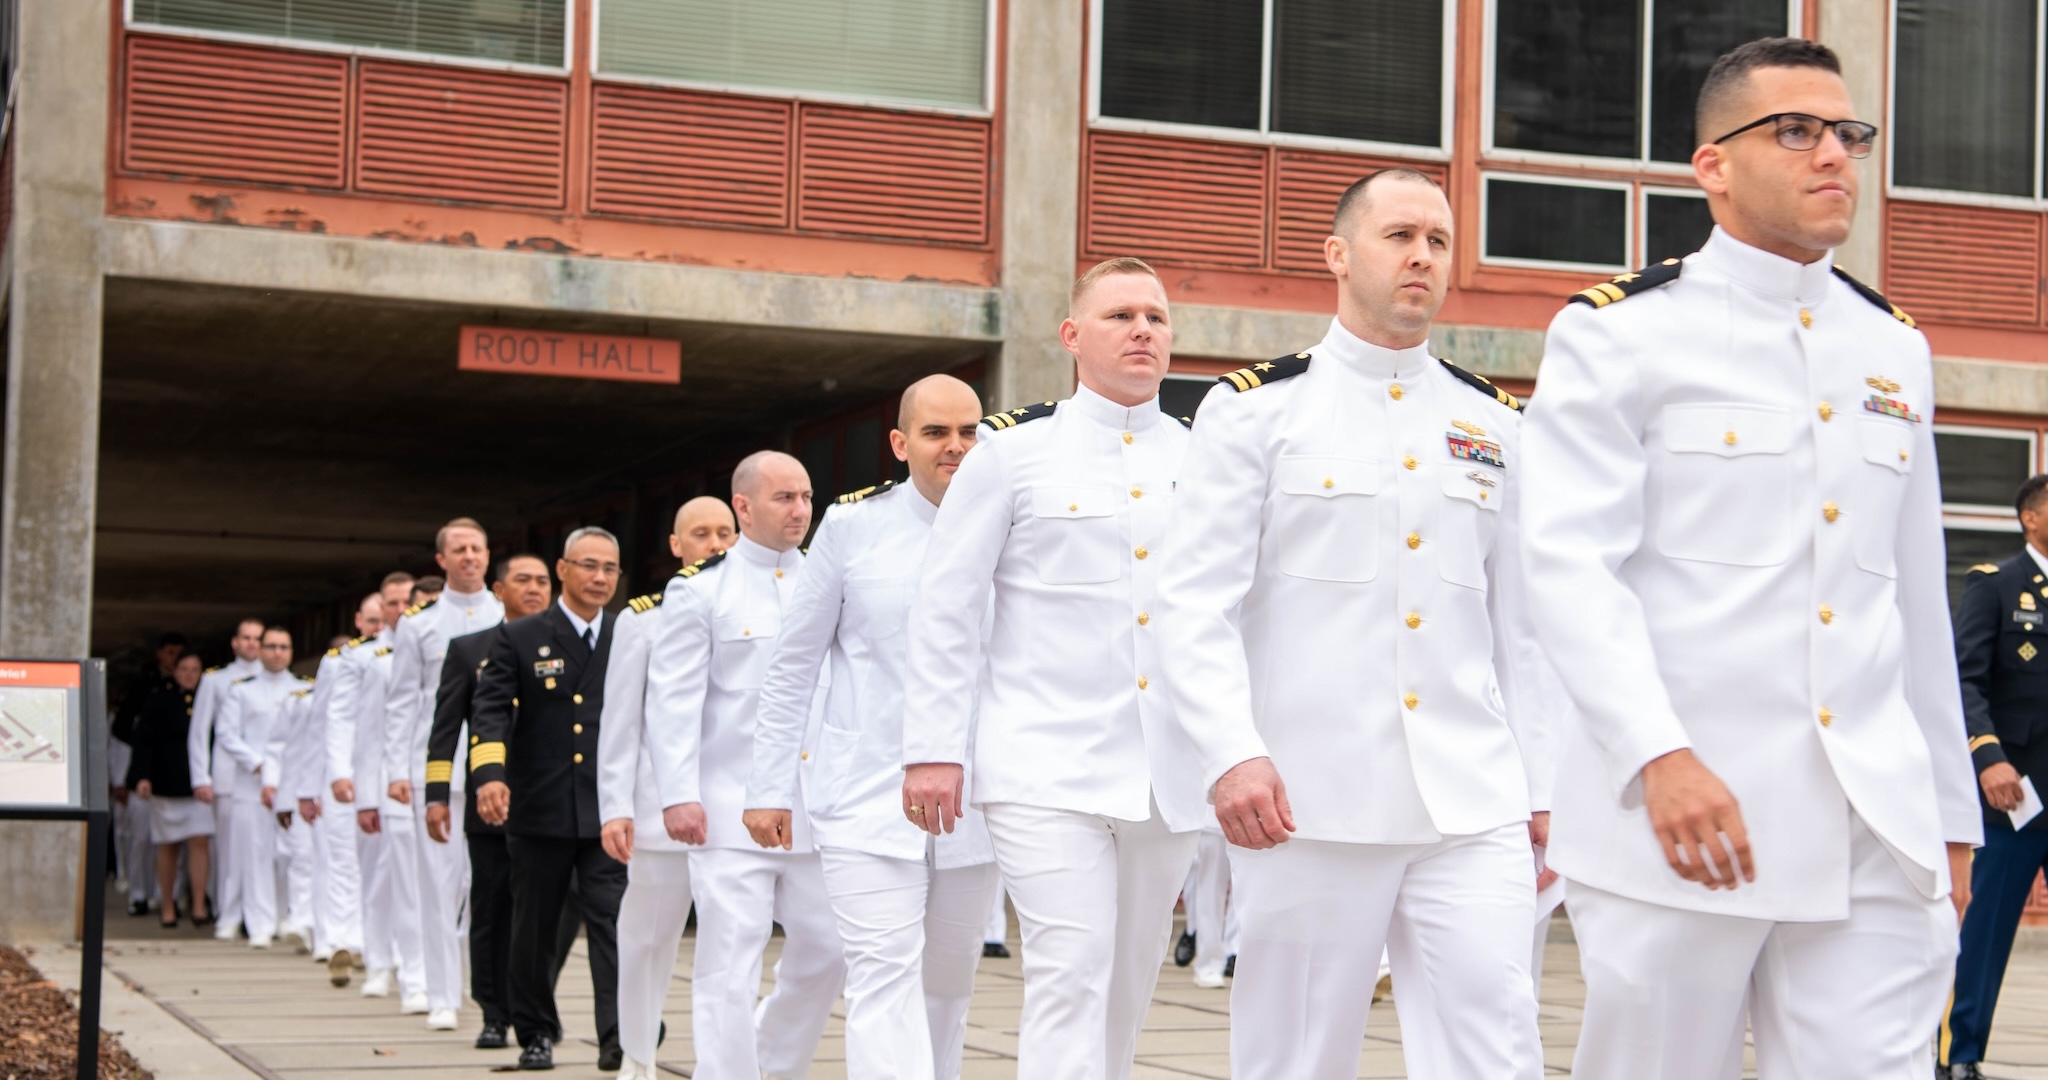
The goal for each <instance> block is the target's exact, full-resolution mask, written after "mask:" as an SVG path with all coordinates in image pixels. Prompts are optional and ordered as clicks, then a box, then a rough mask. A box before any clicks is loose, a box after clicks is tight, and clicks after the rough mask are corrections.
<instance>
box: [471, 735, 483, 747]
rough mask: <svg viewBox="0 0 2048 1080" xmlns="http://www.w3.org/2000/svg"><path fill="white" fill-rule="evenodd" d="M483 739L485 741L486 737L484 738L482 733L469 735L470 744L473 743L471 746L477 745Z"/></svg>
mask: <svg viewBox="0 0 2048 1080" xmlns="http://www.w3.org/2000/svg"><path fill="white" fill-rule="evenodd" d="M482 741H484V738H483V736H481V735H471V736H470V737H469V745H471V746H475V745H476V744H478V743H480V742H482Z"/></svg>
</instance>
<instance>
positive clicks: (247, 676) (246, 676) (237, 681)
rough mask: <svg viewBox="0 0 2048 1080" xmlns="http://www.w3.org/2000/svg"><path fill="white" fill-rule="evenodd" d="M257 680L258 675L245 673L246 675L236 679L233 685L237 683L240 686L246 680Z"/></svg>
mask: <svg viewBox="0 0 2048 1080" xmlns="http://www.w3.org/2000/svg"><path fill="white" fill-rule="evenodd" d="M255 681H256V676H254V675H244V676H242V677H241V678H239V679H236V680H235V681H234V683H233V685H235V686H240V685H242V684H243V683H245V682H255Z"/></svg>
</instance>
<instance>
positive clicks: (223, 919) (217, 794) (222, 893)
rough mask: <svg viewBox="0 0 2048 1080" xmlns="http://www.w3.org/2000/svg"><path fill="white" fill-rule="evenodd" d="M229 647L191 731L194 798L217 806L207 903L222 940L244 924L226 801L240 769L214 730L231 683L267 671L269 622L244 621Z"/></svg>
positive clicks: (212, 673)
mask: <svg viewBox="0 0 2048 1080" xmlns="http://www.w3.org/2000/svg"><path fill="white" fill-rule="evenodd" d="M228 647H229V648H230V649H232V650H233V651H234V656H235V658H234V659H233V660H231V661H229V662H228V663H226V664H224V665H222V666H220V667H217V668H213V669H211V670H209V671H207V672H206V674H205V675H202V676H200V679H199V692H198V693H197V694H195V695H194V696H193V698H192V727H191V729H190V730H189V731H187V732H186V734H185V756H186V763H187V765H188V766H189V767H190V768H191V770H192V797H193V798H195V799H198V800H199V801H200V802H203V803H206V804H208V805H210V806H212V807H213V830H214V832H213V835H214V840H213V880H214V885H213V903H211V904H208V905H207V910H208V912H209V913H211V915H212V916H213V920H214V929H213V936H214V937H215V938H217V939H219V940H221V941H233V940H234V939H235V932H236V931H237V930H238V929H240V928H241V925H242V887H241V885H240V884H239V882H240V880H241V879H240V878H239V877H237V876H236V874H235V849H236V842H235V812H234V804H233V802H231V801H229V802H223V801H222V800H232V799H233V798H234V797H235V796H234V792H233V790H232V788H233V785H232V784H227V783H225V781H227V780H229V779H230V778H232V777H233V776H234V769H233V767H232V765H231V764H230V762H229V761H228V757H227V751H225V750H223V749H221V747H220V743H219V740H218V739H216V738H214V731H213V728H214V722H215V719H216V718H217V717H218V716H219V715H220V710H221V706H222V704H223V703H225V702H226V701H227V694H228V687H230V686H232V685H234V683H235V681H236V680H237V679H245V678H248V677H249V676H251V675H254V674H256V673H257V672H259V671H262V670H263V664H262V662H261V661H260V660H259V659H258V656H259V655H260V654H261V653H262V649H263V620H261V619H243V620H242V621H241V622H239V623H236V624H235V636H234V638H233V639H232V640H230V641H229V643H228ZM216 775H218V776H220V777H221V779H222V780H223V781H224V783H223V784H222V785H220V786H219V787H216V786H215V784H214V782H213V778H214V777H215V776H216Z"/></svg>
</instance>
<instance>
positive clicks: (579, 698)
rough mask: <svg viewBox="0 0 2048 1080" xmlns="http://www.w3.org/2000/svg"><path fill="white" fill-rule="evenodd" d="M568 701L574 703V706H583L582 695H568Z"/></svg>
mask: <svg viewBox="0 0 2048 1080" xmlns="http://www.w3.org/2000/svg"><path fill="white" fill-rule="evenodd" d="M569 700H571V701H573V702H575V703H576V704H578V705H581V704H583V695H582V694H571V695H569Z"/></svg>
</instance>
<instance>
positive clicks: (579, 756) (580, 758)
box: [576, 754, 583, 765]
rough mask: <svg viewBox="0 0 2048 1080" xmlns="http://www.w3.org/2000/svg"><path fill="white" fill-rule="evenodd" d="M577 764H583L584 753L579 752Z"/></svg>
mask: <svg viewBox="0 0 2048 1080" xmlns="http://www.w3.org/2000/svg"><path fill="white" fill-rule="evenodd" d="M576 764H578V765H581V764H583V755H582V754H578V755H576Z"/></svg>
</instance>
